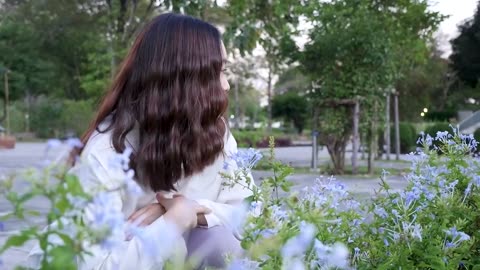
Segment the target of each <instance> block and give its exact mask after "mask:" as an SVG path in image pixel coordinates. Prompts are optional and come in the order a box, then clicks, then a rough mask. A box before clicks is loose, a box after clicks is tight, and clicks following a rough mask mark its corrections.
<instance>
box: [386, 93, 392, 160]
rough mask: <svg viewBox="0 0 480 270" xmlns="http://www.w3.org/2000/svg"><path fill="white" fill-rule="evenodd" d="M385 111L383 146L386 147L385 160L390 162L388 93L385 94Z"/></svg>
mask: <svg viewBox="0 0 480 270" xmlns="http://www.w3.org/2000/svg"><path fill="white" fill-rule="evenodd" d="M386 105H387V106H386V109H385V144H386V146H387V149H386V152H387V153H386V154H387V160H390V147H391V142H390V93H387V100H386Z"/></svg>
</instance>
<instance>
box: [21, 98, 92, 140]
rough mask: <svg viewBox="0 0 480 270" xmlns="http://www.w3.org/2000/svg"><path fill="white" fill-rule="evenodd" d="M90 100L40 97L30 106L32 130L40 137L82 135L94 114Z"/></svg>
mask: <svg viewBox="0 0 480 270" xmlns="http://www.w3.org/2000/svg"><path fill="white" fill-rule="evenodd" d="M93 112H94V108H93V103H92V101H90V100H80V101H73V100H62V99H51V98H39V99H37V100H36V101H35V102H34V103H33V105H32V106H31V107H30V125H31V131H32V132H34V133H35V134H36V136H38V137H39V138H54V137H63V136H66V135H74V136H77V137H78V136H81V135H82V133H83V132H84V131H85V130H86V128H87V126H88V123H89V121H90V119H91V118H92V116H93Z"/></svg>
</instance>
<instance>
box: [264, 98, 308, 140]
mask: <svg viewBox="0 0 480 270" xmlns="http://www.w3.org/2000/svg"><path fill="white" fill-rule="evenodd" d="M308 112H309V110H308V103H307V100H306V97H305V96H301V95H299V94H298V93H295V92H287V93H285V94H281V95H277V96H275V97H274V98H273V99H272V115H273V117H278V118H280V117H281V118H283V119H285V120H286V121H289V122H291V123H292V124H293V125H294V126H295V128H296V129H297V131H298V133H299V134H301V133H302V131H303V129H304V127H305V124H306V122H307V117H308V115H309V114H308Z"/></svg>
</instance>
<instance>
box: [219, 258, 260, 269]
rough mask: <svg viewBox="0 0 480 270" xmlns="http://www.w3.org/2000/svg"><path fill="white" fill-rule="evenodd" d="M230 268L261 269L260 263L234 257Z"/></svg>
mask: <svg viewBox="0 0 480 270" xmlns="http://www.w3.org/2000/svg"><path fill="white" fill-rule="evenodd" d="M227 269H228V270H256V269H260V263H259V262H256V261H251V260H249V259H246V258H243V259H234V260H233V261H232V262H231V263H230V265H229V266H228V268H227Z"/></svg>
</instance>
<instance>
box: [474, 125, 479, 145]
mask: <svg viewBox="0 0 480 270" xmlns="http://www.w3.org/2000/svg"><path fill="white" fill-rule="evenodd" d="M473 137H474V138H475V140H476V141H477V142H480V128H479V129H477V130H475V132H474V133H473Z"/></svg>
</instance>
